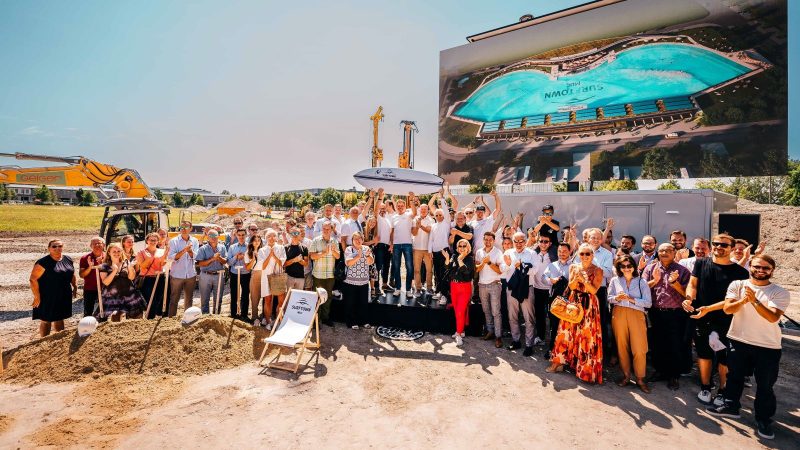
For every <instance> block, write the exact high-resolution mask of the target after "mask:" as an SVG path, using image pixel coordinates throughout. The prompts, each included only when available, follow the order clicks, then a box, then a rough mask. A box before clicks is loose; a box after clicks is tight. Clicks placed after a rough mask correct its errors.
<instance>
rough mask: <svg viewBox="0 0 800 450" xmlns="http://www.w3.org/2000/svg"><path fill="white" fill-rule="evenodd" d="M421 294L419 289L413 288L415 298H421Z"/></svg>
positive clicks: (412, 292)
mask: <svg viewBox="0 0 800 450" xmlns="http://www.w3.org/2000/svg"><path fill="white" fill-rule="evenodd" d="M419 295H420V294H419V291H418V290H416V289H412V290H411V296H412V297H414V298H419Z"/></svg>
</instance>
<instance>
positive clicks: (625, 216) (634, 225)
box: [603, 203, 650, 249]
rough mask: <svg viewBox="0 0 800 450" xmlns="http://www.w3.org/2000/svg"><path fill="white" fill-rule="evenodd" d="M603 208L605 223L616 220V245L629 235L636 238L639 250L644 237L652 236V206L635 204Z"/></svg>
mask: <svg viewBox="0 0 800 450" xmlns="http://www.w3.org/2000/svg"><path fill="white" fill-rule="evenodd" d="M603 206H604V207H605V208H604V214H603V220H604V223H605V220H606V219H608V218H613V219H614V245H618V243H619V238H620V237H622V235H624V234H629V235H631V236H635V237H636V244H637V247H636V248H637V249H638V248H639V241H640V240H641V239H642V236H644V235H645V234H650V205H649V204H635V203H634V204H624V205H619V204H617V205H603Z"/></svg>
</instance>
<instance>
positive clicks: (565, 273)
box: [544, 259, 572, 295]
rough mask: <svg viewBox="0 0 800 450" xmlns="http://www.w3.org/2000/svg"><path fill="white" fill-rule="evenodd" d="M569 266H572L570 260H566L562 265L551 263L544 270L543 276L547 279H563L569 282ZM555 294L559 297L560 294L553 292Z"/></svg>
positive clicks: (557, 262)
mask: <svg viewBox="0 0 800 450" xmlns="http://www.w3.org/2000/svg"><path fill="white" fill-rule="evenodd" d="M571 264H572V259H568V260H567V262H564V263H562V262H561V261H554V262H551V263H550V264H548V265H547V268H545V269H544V276H546V277H547V278H559V277H564V278H566V279H567V280H569V266H570V265H571ZM548 281H549V280H548ZM551 284H552V283H551ZM555 294H558V295H561V294H562V293H561V292H555Z"/></svg>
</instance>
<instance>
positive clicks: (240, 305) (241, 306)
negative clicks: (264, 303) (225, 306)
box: [231, 271, 251, 317]
mask: <svg viewBox="0 0 800 450" xmlns="http://www.w3.org/2000/svg"><path fill="white" fill-rule="evenodd" d="M240 276H241V283H242V291H241V292H239V282H240V280H239V277H240ZM250 276H251V275H250V272H248V273H243V274H241V275H239V274H237V273H236V272H235V271H233V272H231V317H236V316H238V315H241V316H246V315H247V312H248V311H249V310H250ZM237 299H238V301H237Z"/></svg>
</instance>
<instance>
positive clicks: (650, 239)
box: [632, 234, 658, 273]
mask: <svg viewBox="0 0 800 450" xmlns="http://www.w3.org/2000/svg"><path fill="white" fill-rule="evenodd" d="M657 243H658V241H656V238H655V237H654V236H650V235H649V234H646V235H645V236H644V237H643V238H642V253H635V254H633V255H632V256H633V260H634V261H636V265H637V266H638V267H639V273H641V272H643V271H644V268H645V267H647V265H648V264H650V263H651V262H653V261H656V260H657V259H658V253H656V244H657Z"/></svg>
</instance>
